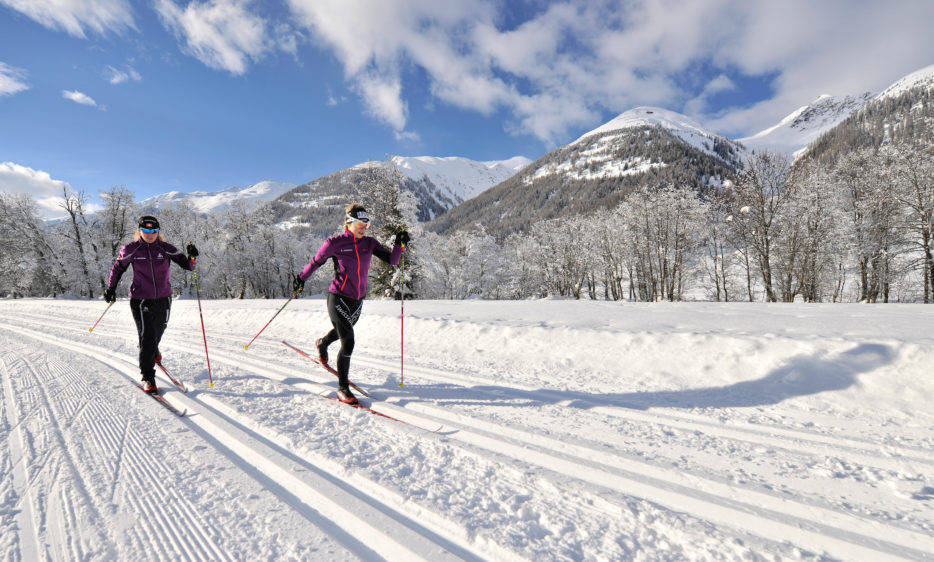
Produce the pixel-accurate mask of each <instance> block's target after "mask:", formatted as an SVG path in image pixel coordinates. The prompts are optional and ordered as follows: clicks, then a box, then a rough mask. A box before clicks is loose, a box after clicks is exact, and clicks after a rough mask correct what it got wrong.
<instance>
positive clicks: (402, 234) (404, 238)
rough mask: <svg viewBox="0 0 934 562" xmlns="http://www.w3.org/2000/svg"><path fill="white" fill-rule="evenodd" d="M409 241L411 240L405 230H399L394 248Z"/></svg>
mask: <svg viewBox="0 0 934 562" xmlns="http://www.w3.org/2000/svg"><path fill="white" fill-rule="evenodd" d="M411 239H412V238H411V237H410V236H409V233H408V232H406V231H405V230H400V231H399V232H397V233H396V246H405V245H406V244H408V243H409V240H411Z"/></svg>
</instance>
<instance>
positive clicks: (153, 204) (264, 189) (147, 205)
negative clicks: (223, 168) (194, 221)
mask: <svg viewBox="0 0 934 562" xmlns="http://www.w3.org/2000/svg"><path fill="white" fill-rule="evenodd" d="M294 188H295V184H292V183H279V182H275V181H262V182H259V183H257V184H254V185H251V186H250V187H247V188H242V187H230V188H228V189H225V190H223V191H211V192H209V191H192V192H189V193H184V192H181V191H170V192H169V193H163V194H161V195H156V196H154V197H150V198H148V199H143V200H142V201H140V207H141V208H142V209H147V210H151V211H158V210H159V209H162V208H164V207H166V206H167V205H174V204H178V203H181V202H183V201H184V202H186V203H188V204H190V205H191V206H192V207H193V208H194V209H195V210H197V211H199V212H201V213H215V212H219V211H223V210H224V209H226V208H227V207H229V206H230V205H231V204H232V203H233V202H234V201H250V202H254V201H260V202H262V201H273V200H275V199H276V198H278V197H279V196H280V195H282V194H283V193H287V192H288V191H290V190H292V189H294Z"/></svg>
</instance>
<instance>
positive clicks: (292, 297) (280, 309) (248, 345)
mask: <svg viewBox="0 0 934 562" xmlns="http://www.w3.org/2000/svg"><path fill="white" fill-rule="evenodd" d="M297 294H298V291H295V292H294V293H292V296H291V297H289V300H287V301H285V304H284V305H282V307H280V308H279V310H277V311H276V313H275V314H273V315H272V318H270V319H269V322H266V326H268V325H270V324H272V321H273V320H275V319H276V316H279V313H280V312H282V309H283V308H285V306H286V305H287V304H289V303H290V302H292V299H294V298H295V295H297ZM266 326H263V328H262V329H261V330H260V331H259V332H257V333H256V335H255V336H253V339H251V340H250V343H248V344H246V345H245V346H243V349H250V346H251V345H252V344H253V342H255V341H256V338H258V337H259V335H260V334H262V333H263V330H265V329H266Z"/></svg>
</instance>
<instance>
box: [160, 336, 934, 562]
mask: <svg viewBox="0 0 934 562" xmlns="http://www.w3.org/2000/svg"><path fill="white" fill-rule="evenodd" d="M173 345H174V346H175V347H176V348H181V349H183V350H184V351H187V352H190V353H192V354H196V353H197V352H198V350H197V349H195V348H193V347H189V346H185V345H184V344H180V343H173ZM212 359H214V360H215V361H218V362H230V363H233V364H236V365H238V366H239V367H240V368H241V369H245V370H247V371H250V372H253V373H255V374H258V375H261V376H265V377H270V378H276V379H279V380H280V381H285V378H286V375H291V376H292V377H294V376H300V377H304V378H307V375H306V374H305V371H304V370H301V371H299V370H293V369H288V368H277V369H275V371H273V370H271V369H269V368H268V367H267V366H264V365H262V364H260V363H258V362H253V361H251V360H248V359H244V358H243V357H242V355H241V356H233V355H229V354H226V353H223V352H216V351H215V352H213V353H212ZM361 363H365V364H370V365H371V366H374V367H377V368H381V367H382V368H385V367H386V366H385V365H383V363H384V362H382V361H380V360H374V359H364V360H362V361H361ZM390 368H392V367H390ZM409 372H410V373H413V372H416V373H417V374H419V375H423V376H426V377H427V378H429V379H430V380H442V381H444V382H451V383H455V380H457V379H458V378H459V375H458V374H454V373H450V374H445V373H440V372H438V371H434V370H428V369H418V368H417V367H410V370H409ZM460 378H461V380H460V381H459V383H456V384H462V383H463V380H462V377H460ZM292 380H294V378H293V379H292ZM287 384H295V385H297V386H302V385H305V384H309V385H312V386H317V385H315V383H287ZM516 391H517V392H520V393H526V392H528V390H527V389H520V388H517V389H516ZM538 392H541V391H540V390H539V391H538ZM207 398H208V397H204V399H202V402H203V401H204V400H205V399H207ZM392 402H393V399H392V398H390V399H389V401H387V402H381V403H380V407H382V408H384V409H387V410H389V411H391V412H393V415H408V416H411V417H414V419H415V420H416V421H418V420H421V421H422V422H423V423H429V424H430V423H434V422H441V423H444V424H445V425H446V426H447V427H449V428H450V429H451V431H449V432H445V433H446V436H447V438H448V439H451V440H455V441H459V442H461V443H464V444H465V445H468V446H470V447H474V448H478V449H484V450H487V451H492V452H494V453H496V454H497V455H504V456H508V457H511V458H514V459H517V460H520V461H523V462H526V463H529V464H531V465H537V466H541V467H544V468H546V469H548V470H550V471H555V472H558V473H561V474H563V475H565V476H568V477H572V478H575V479H579V480H582V481H585V482H588V483H590V484H594V485H597V486H602V487H604V488H609V489H612V490H615V491H617V492H619V493H622V494H625V495H634V496H636V497H642V498H644V499H647V500H649V501H653V502H656V503H658V504H660V505H663V506H666V507H668V508H670V509H673V510H675V511H683V512H686V513H688V514H692V515H695V516H697V517H698V518H700V519H703V520H709V521H713V522H718V523H720V524H723V525H726V526H733V527H735V526H736V525H737V522H743V524H742V526H741V528H742V530H744V531H745V532H748V533H750V534H752V535H755V536H759V537H762V538H765V539H768V540H775V541H779V542H781V541H788V540H791V541H792V542H793V543H794V544H796V545H798V546H799V547H802V548H807V549H810V550H813V551H814V552H827V553H828V554H830V555H831V556H835V557H841V558H864V559H869V558H872V559H877V560H879V559H886V558H890V559H899V558H909V559H911V558H921V557H922V556H925V553H926V552H928V550H929V548H930V547H929V542H930V538H929V537H928V536H926V535H925V534H923V533H919V532H915V531H912V530H910V529H905V528H902V527H899V526H897V525H892V524H889V523H887V522H880V521H877V520H870V519H865V518H862V517H859V516H856V515H850V514H847V513H842V512H839V511H835V510H833V509H829V508H824V507H821V506H819V505H813V504H807V503H800V502H797V501H793V500H790V499H789V498H787V497H785V496H780V495H778V494H770V493H765V492H760V491H754V490H749V489H745V488H743V487H741V486H736V485H733V484H728V483H724V482H718V481H714V480H707V479H704V478H701V477H698V476H697V475H685V474H682V473H681V472H679V471H676V470H673V469H665V468H662V467H659V466H656V465H653V464H651V463H647V462H644V461H639V460H634V459H628V458H626V457H625V456H621V455H619V454H614V453H612V452H607V451H603V450H600V449H599V448H598V447H599V446H598V445H597V446H594V447H592V446H588V445H586V444H583V445H574V444H569V443H566V442H563V441H560V440H556V439H550V438H546V437H543V436H542V435H540V434H534V433H529V432H526V431H524V430H521V429H516V428H511V427H506V426H503V425H501V424H491V423H488V422H483V421H482V420H477V419H475V418H472V417H469V416H464V415H460V414H457V413H456V412H453V411H451V410H448V409H445V408H441V407H437V406H431V405H427V404H424V403H418V402H413V401H411V400H407V401H406V404H405V406H398V405H394V404H393V403H392ZM212 407H213V409H214V410H215V411H216V412H220V413H221V414H222V415H223V410H224V409H225V408H224V405H222V404H220V403H216V404H213V406H212ZM594 409H595V410H596V411H599V412H600V413H603V414H608V415H615V416H618V417H624V418H627V419H630V420H632V421H639V422H649V423H655V424H665V425H672V426H676V427H681V428H682V429H689V430H691V431H703V432H705V433H708V434H712V435H715V436H717V437H721V438H727V439H738V440H745V441H752V442H755V443H757V444H759V443H761V441H762V439H766V440H768V442H769V446H773V447H781V448H785V449H788V450H794V451H796V452H799V453H800V452H801V450H802V446H803V447H804V448H805V449H807V452H809V453H810V454H814V455H826V454H828V451H832V452H833V453H834V454H835V455H838V456H840V457H842V458H847V456H848V455H851V456H853V458H854V460H856V459H859V460H858V462H861V463H862V462H865V463H866V464H870V465H872V466H880V465H881V467H882V468H886V469H893V468H896V466H898V465H899V463H904V462H906V461H908V462H913V463H923V464H926V465H929V466H930V465H934V460H932V458H931V457H930V456H929V455H928V454H926V453H927V452H926V451H923V450H919V449H905V448H899V449H898V450H897V451H895V452H894V455H897V456H900V457H902V459H898V458H887V459H886V458H879V457H878V453H876V456H873V457H871V456H870V452H871V451H872V449H871V447H870V446H869V445H868V444H863V443H860V442H858V441H857V440H852V439H846V440H836V439H835V438H833V437H827V436H821V435H818V434H810V433H806V432H800V431H796V430H781V431H778V430H776V431H772V430H770V429H759V428H753V427H738V428H737V427H730V428H725V427H719V426H716V425H715V424H713V423H711V422H710V421H709V420H702V419H690V418H685V417H678V416H661V415H656V414H651V413H643V412H636V411H628V410H625V409H618V408H606V407H601V406H599V405H596V404H595V407H594ZM397 412H398V414H397ZM416 412H417V413H416ZM226 414H227V415H226V417H228V418H231V419H235V418H237V417H238V414H236V413H235V412H232V411H228V412H227V413H226ZM870 461H873V462H870Z"/></svg>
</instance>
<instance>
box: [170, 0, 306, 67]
mask: <svg viewBox="0 0 934 562" xmlns="http://www.w3.org/2000/svg"><path fill="white" fill-rule="evenodd" d="M247 6H248V2H246V1H238V0H229V1H221V0H210V1H208V2H191V3H189V4H188V6H187V7H186V8H184V9H181V8H179V7H178V6H177V5H176V4H175V2H174V1H173V0H158V1H157V2H156V6H155V7H156V11H157V12H158V13H159V16H160V17H161V18H162V21H163V23H164V24H165V26H166V27H167V28H168V29H170V30H171V31H172V32H173V33H175V35H176V37H178V39H179V40H180V41H183V42H184V47H183V50H184V51H185V52H187V53H188V54H189V55H191V56H193V57H195V58H196V59H198V60H199V61H201V62H202V63H204V64H205V65H207V66H209V67H211V68H214V69H217V70H226V71H227V72H230V73H231V74H234V75H238V76H239V75H242V74H244V73H245V72H246V70H247V66H248V64H249V61H250V60H253V61H256V60H259V59H260V58H262V56H263V55H264V54H265V53H266V52H267V51H269V50H270V49H272V48H273V41H272V40H271V39H270V38H269V35H268V31H267V25H266V22H265V20H263V19H262V18H261V17H259V16H256V15H254V14H251V13H250V12H249V10H248V9H247ZM280 33H281V31H280ZM286 39H292V37H291V36H288V35H286ZM286 39H283V41H284V49H285V50H288V49H289V48H295V46H294V44H293V43H289V42H288V41H287V40H286Z"/></svg>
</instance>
